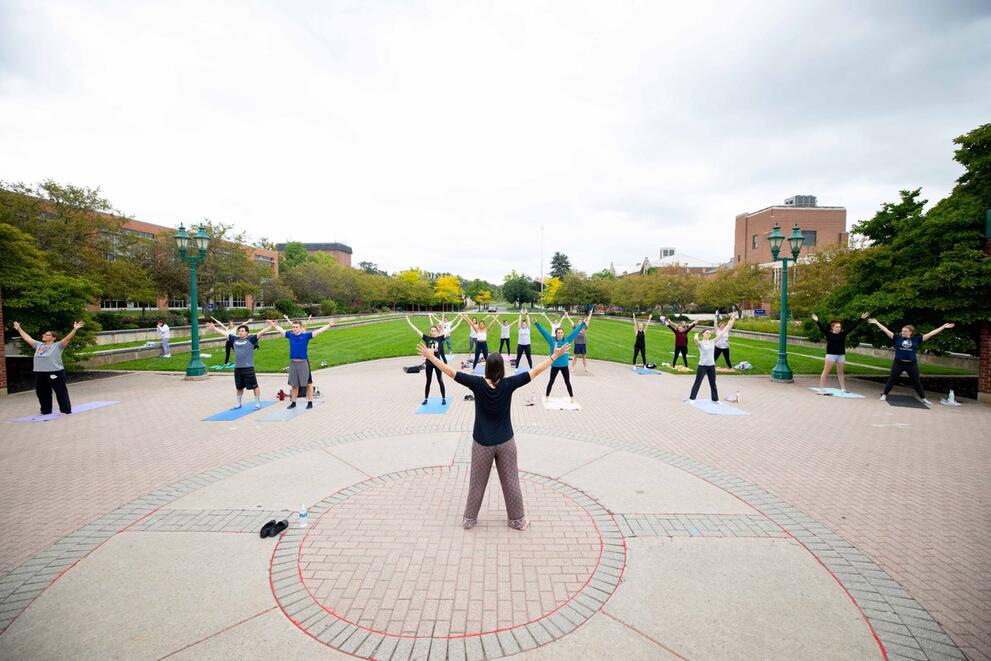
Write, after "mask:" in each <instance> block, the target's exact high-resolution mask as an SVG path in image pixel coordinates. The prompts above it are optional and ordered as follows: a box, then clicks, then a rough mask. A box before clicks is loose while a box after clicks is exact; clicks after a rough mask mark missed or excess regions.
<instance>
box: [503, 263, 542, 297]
mask: <svg viewBox="0 0 991 661" xmlns="http://www.w3.org/2000/svg"><path fill="white" fill-rule="evenodd" d="M502 297H503V298H504V299H505V300H507V301H509V302H510V303H512V304H514V305H530V304H533V303H536V302H537V299H538V298H539V297H540V289H539V286H538V288H537V289H534V287H533V282H532V281H531V280H530V278H528V277H527V276H525V275H523V274H522V273H517V272H516V271H515V270H514V271H513V272H512V273H509V274H508V275H506V277H505V278H504V279H503V283H502Z"/></svg>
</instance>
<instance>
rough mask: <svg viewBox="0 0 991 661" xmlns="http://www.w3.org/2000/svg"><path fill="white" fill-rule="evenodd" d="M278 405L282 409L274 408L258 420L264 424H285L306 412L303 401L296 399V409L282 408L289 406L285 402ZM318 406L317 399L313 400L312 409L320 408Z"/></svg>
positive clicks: (319, 402) (304, 401)
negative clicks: (281, 406)
mask: <svg viewBox="0 0 991 661" xmlns="http://www.w3.org/2000/svg"><path fill="white" fill-rule="evenodd" d="M279 404H281V405H283V408H279V407H276V410H275V411H272V412H271V413H268V414H266V415H264V416H262V417H261V418H259V420H263V421H265V422H285V421H287V420H292V419H293V418H296V417H298V416H301V415H303V414H304V413H306V412H307V408H306V400H305V399H297V400H296V408H294V409H287V408H284V407H285V406H289V405H288V404H286V402H279ZM320 404H321V401H320V400H319V399H314V400H313V408H316V407H318V406H320Z"/></svg>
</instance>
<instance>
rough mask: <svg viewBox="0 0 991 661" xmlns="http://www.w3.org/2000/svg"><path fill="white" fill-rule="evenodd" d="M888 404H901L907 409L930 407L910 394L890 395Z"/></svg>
mask: <svg viewBox="0 0 991 661" xmlns="http://www.w3.org/2000/svg"><path fill="white" fill-rule="evenodd" d="M887 402H888V406H900V407H902V408H906V409H927V410H928V409H929V407H928V406H926V405H925V404H923V403H922V402H920V401H919V400H917V399H916V398H915V397H912V396H910V395H888V399H887Z"/></svg>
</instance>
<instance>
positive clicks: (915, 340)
mask: <svg viewBox="0 0 991 661" xmlns="http://www.w3.org/2000/svg"><path fill="white" fill-rule="evenodd" d="M920 344H922V336H921V335H913V336H912V337H902V336H901V335H896V336H895V360H900V361H902V362H906V363H914V362H915V352H916V351H918V350H919V345H920Z"/></svg>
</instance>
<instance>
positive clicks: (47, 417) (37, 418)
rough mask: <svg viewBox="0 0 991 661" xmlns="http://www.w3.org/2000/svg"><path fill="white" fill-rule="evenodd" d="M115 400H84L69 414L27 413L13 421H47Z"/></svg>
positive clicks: (70, 415)
mask: <svg viewBox="0 0 991 661" xmlns="http://www.w3.org/2000/svg"><path fill="white" fill-rule="evenodd" d="M116 403H117V402H110V401H103V400H98V401H95V402H86V403H85V404H78V405H76V406H73V407H72V413H71V414H68V415H67V414H64V413H59V412H57V411H56V412H54V413H49V414H48V415H40V414H39V415H29V416H26V417H24V418H17V419H15V420H13V422H48V421H49V420H55V419H57V418H65V417H72V416H73V415H76V414H77V413H85V412H86V411H92V410H93V409H101V408H103V407H104V406H110V405H111V404H116Z"/></svg>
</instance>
